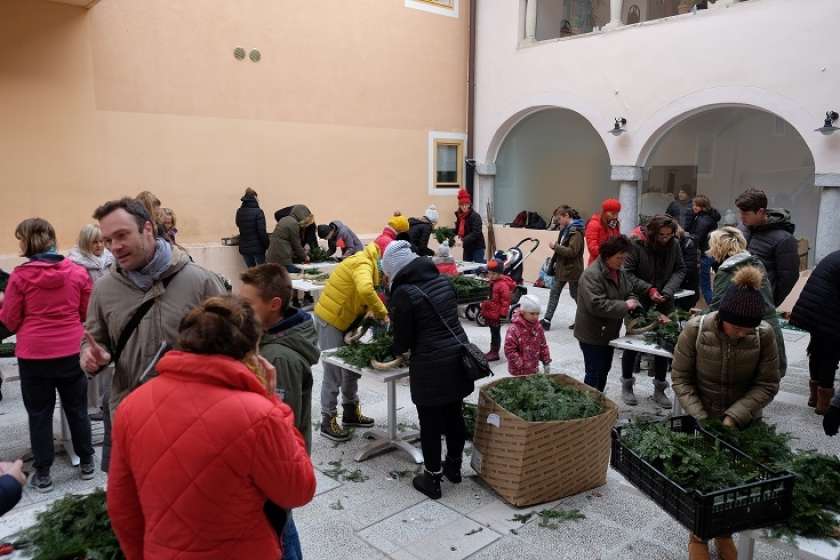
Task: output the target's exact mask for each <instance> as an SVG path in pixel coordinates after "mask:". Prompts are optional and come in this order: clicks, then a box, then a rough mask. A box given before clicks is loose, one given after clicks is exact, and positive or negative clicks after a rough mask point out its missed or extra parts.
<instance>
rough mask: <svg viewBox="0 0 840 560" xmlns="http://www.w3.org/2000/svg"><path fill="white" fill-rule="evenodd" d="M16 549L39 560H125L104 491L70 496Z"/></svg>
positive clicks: (53, 507)
mask: <svg viewBox="0 0 840 560" xmlns="http://www.w3.org/2000/svg"><path fill="white" fill-rule="evenodd" d="M14 544H15V548H29V547H31V548H32V552H31V556H32V557H33V558H37V559H38V560H75V559H77V558H84V559H86V560H121V559H123V558H125V557H124V556H123V554H122V551H121V550H120V544H119V542H117V537H116V536H115V535H114V531H113V529H112V528H111V520H110V519H109V518H108V508H107V506H106V503H105V491H104V490H102V489H101V488H100V489H97V490H95V491H94V492H93V493H91V494H88V495H86V496H78V495H69V496H65V497H63V498H61V499H60V500H57V501H55V502H54V503H53V504H52V505H51V506H50V508H49V509H48V510H46V511H45V512H43V513H41V514H39V515H38V522H37V524H36V525H35V526H34V527H32V528H30V529H27V530H26V531H24V533H23V538H22V539H21V540H20V541H18V542H16V543H14Z"/></svg>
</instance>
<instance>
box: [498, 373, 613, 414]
mask: <svg viewBox="0 0 840 560" xmlns="http://www.w3.org/2000/svg"><path fill="white" fill-rule="evenodd" d="M490 397H491V398H492V399H493V400H494V401H496V404H498V405H499V406H501V407H502V408H504V409H505V410H507V411H508V412H510V413H511V414H514V415H516V416H518V417H520V418H522V419H523V420H525V421H526V422H553V421H557V420H574V419H578V418H589V417H591V416H597V415H598V414H601V412H603V407H602V406H601V403H600V401H599V400H598V399H597V397H595V396H594V395H592V394H591V393H589V392H586V391H581V390H579V389H575V388H574V387H568V386H565V385H560V384H559V383H555V382H554V381H552V380H551V378H549V377H548V376H546V375H528V376H524V377H511V378H509V379H504V380H502V381H500V382H499V383H498V384H497V385H496V386H494V387H493V388H491V389H490Z"/></svg>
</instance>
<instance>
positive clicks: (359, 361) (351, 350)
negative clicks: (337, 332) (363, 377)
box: [335, 333, 394, 368]
mask: <svg viewBox="0 0 840 560" xmlns="http://www.w3.org/2000/svg"><path fill="white" fill-rule="evenodd" d="M393 344H394V338H393V337H392V336H391V335H390V334H388V333H379V334H376V335H374V337H373V339H372V340H371V341H370V342H366V343H363V342H354V343H353V344H348V345H347V346H342V347H340V348H339V349H338V350H336V352H335V355H336V356H338V357H339V358H341V359H342V360H344V361H345V362H347V363H348V364H350V365H351V366H354V367H357V368H369V367H370V361H371V360H376V361H377V362H390V361H392V360H393V359H394V356H393V354H392V352H391V346H393Z"/></svg>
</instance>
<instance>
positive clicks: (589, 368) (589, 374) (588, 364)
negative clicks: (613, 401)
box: [578, 342, 615, 393]
mask: <svg viewBox="0 0 840 560" xmlns="http://www.w3.org/2000/svg"><path fill="white" fill-rule="evenodd" d="M578 343H579V344H580V349H581V351H582V352H583V368H584V369H585V370H586V376H585V377H584V378H583V382H584V383H586V384H587V385H589V386H590V387H593V388H595V389H598V390H599V391H601V392H602V393H603V392H604V388H605V387H606V386H607V375H608V374H609V373H610V369H612V361H613V354H615V348H613V347H612V346H599V345H597V344H587V343H586V342H578Z"/></svg>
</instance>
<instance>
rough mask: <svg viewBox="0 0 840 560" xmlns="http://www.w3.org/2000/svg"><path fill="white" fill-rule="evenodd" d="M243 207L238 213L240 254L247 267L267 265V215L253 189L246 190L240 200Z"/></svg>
mask: <svg viewBox="0 0 840 560" xmlns="http://www.w3.org/2000/svg"><path fill="white" fill-rule="evenodd" d="M240 200H242V206H240V207H239V209H238V210H237V211H236V227H238V228H239V254H240V255H242V258H243V259H245V266H247V267H249V268H250V267H252V266H257V265H258V264H265V251H266V249H268V232H267V231H266V227H265V213H264V212H263V211H262V208H260V203H259V202H258V201H257V193H256V191H254V189H252V188H250V187H249V188H247V189H245V194H244V195H243V196H242V198H241V199H240Z"/></svg>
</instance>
